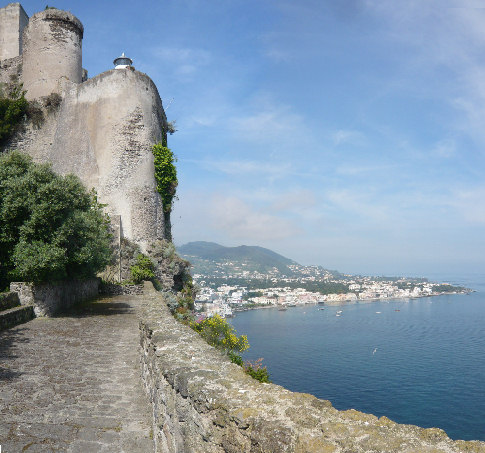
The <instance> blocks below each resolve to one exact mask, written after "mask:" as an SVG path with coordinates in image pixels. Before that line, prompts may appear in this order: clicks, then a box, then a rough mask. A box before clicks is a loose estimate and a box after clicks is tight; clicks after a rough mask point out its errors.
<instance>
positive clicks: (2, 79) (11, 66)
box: [0, 57, 22, 83]
mask: <svg viewBox="0 0 485 453" xmlns="http://www.w3.org/2000/svg"><path fill="white" fill-rule="evenodd" d="M21 79H22V57H15V58H9V59H8V60H0V83H10V82H12V81H15V80H17V81H20V80H21Z"/></svg>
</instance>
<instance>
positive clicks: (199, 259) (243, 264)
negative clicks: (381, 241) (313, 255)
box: [177, 241, 298, 275]
mask: <svg viewBox="0 0 485 453" xmlns="http://www.w3.org/2000/svg"><path fill="white" fill-rule="evenodd" d="M177 251H178V253H179V254H180V255H181V256H182V257H183V258H185V259H187V260H189V261H190V262H191V263H192V266H193V270H194V273H212V272H214V271H216V270H217V268H220V267H221V266H223V267H224V268H225V269H226V271H227V270H229V268H232V269H233V270H234V271H235V272H238V273H239V272H241V271H243V270H247V271H251V272H261V273H271V272H272V271H274V268H276V269H277V270H278V271H279V273H281V274H285V275H290V274H292V273H293V271H292V270H291V269H290V268H289V266H291V265H293V266H294V265H298V263H297V262H296V261H293V260H290V259H289V258H285V257H284V256H282V255H279V254H278V253H276V252H273V251H271V250H269V249H265V248H263V247H257V246H248V245H240V246H239V247H224V246H223V245H220V244H216V243H215V242H204V241H196V242H189V243H187V244H184V245H182V246H180V247H178V248H177Z"/></svg>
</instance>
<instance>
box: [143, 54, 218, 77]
mask: <svg viewBox="0 0 485 453" xmlns="http://www.w3.org/2000/svg"><path fill="white" fill-rule="evenodd" d="M152 55H153V57H154V58H155V59H158V60H161V61H162V63H161V64H162V65H163V67H166V68H170V69H171V71H173V73H174V74H175V75H179V76H190V75H193V74H195V73H196V72H197V71H198V70H199V68H201V67H203V66H206V65H208V64H209V63H210V62H211V60H212V56H211V53H210V52H208V51H207V50H204V49H190V48H183V47H157V48H154V49H153V50H152Z"/></svg>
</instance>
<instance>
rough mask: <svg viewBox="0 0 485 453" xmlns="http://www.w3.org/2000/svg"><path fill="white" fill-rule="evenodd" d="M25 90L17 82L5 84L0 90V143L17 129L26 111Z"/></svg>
mask: <svg viewBox="0 0 485 453" xmlns="http://www.w3.org/2000/svg"><path fill="white" fill-rule="evenodd" d="M27 108H28V102H27V100H26V99H25V91H23V90H22V86H21V85H18V84H7V85H4V86H2V89H1V91H0V144H2V143H4V142H5V141H7V140H8V139H9V138H10V137H11V135H12V134H13V133H14V132H15V131H16V130H17V129H18V127H19V125H20V123H21V121H22V119H23V117H24V115H25V114H26V112H27Z"/></svg>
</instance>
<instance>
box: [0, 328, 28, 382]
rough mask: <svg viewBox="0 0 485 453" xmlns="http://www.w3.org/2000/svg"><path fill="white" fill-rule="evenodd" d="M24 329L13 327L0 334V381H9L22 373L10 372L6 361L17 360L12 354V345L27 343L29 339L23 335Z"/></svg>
mask: <svg viewBox="0 0 485 453" xmlns="http://www.w3.org/2000/svg"><path fill="white" fill-rule="evenodd" d="M25 330H26V329H25V327H18V326H17V327H13V328H11V329H6V330H2V331H1V332H0V381H11V380H12V379H14V378H17V377H19V376H20V375H21V374H22V373H20V372H18V371H14V370H11V369H10V368H9V366H8V363H7V361H8V360H13V359H16V358H18V357H17V356H16V355H15V354H14V353H12V351H11V349H12V345H14V344H20V343H29V342H30V339H29V337H28V336H27V335H24V331H25Z"/></svg>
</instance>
